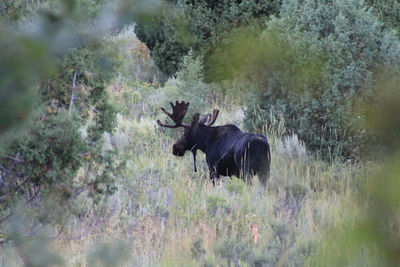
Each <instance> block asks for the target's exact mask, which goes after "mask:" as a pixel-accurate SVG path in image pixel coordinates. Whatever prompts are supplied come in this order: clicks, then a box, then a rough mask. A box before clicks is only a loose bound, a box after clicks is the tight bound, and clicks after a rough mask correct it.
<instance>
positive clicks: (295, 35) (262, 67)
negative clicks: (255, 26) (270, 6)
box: [227, 0, 400, 159]
mask: <svg viewBox="0 0 400 267" xmlns="http://www.w3.org/2000/svg"><path fill="white" fill-rule="evenodd" d="M253 40H254V39H253ZM254 41H256V44H254V45H252V46H250V47H254V49H253V51H256V52H255V53H254V54H253V53H251V52H249V53H247V54H246V53H244V56H242V57H243V58H246V60H245V61H243V62H242V63H243V64H242V65H241V67H240V72H239V74H238V78H236V81H235V82H234V84H236V86H239V87H242V88H244V87H245V86H247V87H250V88H251V89H253V94H251V95H250V97H249V98H248V101H247V109H246V111H245V113H246V120H245V122H246V127H247V128H248V129H253V128H261V127H262V126H263V125H264V124H265V123H266V122H267V123H268V124H270V121H269V119H270V118H271V117H276V118H279V114H283V116H284V119H285V122H286V126H287V127H288V129H289V130H290V131H291V132H292V133H295V134H297V135H298V136H299V138H300V139H301V140H302V141H304V142H305V144H306V145H307V146H308V148H309V149H310V150H311V151H314V152H318V153H319V154H320V155H321V156H322V157H323V158H325V159H330V158H332V157H336V156H341V157H343V158H346V159H355V158H359V157H360V156H363V155H365V153H366V146H365V145H366V144H367V142H368V139H367V136H366V133H365V114H364V110H362V109H361V108H359V107H361V106H363V105H366V104H367V103H370V102H371V101H373V98H374V95H375V94H376V91H375V90H373V89H372V88H373V86H375V85H377V84H376V83H377V79H378V77H379V75H380V73H381V72H382V71H384V70H388V69H390V71H391V73H398V72H399V66H400V42H399V40H398V39H397V37H396V35H395V34H394V33H393V32H389V31H386V30H385V29H384V28H383V26H382V24H381V23H380V22H379V21H378V19H377V18H376V17H375V16H374V15H373V14H372V13H371V11H369V10H367V9H366V8H365V6H364V5H363V2H362V1H359V0H353V1H336V2H335V4H334V5H332V3H331V2H329V3H328V2H327V3H320V2H317V1H304V2H300V1H297V0H290V1H285V2H284V5H283V6H282V9H281V13H280V18H273V19H272V20H270V21H269V22H268V23H267V29H266V30H265V31H264V32H263V35H262V36H261V37H260V38H258V39H255V40H254ZM227 64H229V62H228V63H227ZM242 90H243V89H242ZM271 113H272V116H271Z"/></svg>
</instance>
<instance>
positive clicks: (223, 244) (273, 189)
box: [57, 85, 361, 266]
mask: <svg viewBox="0 0 400 267" xmlns="http://www.w3.org/2000/svg"><path fill="white" fill-rule="evenodd" d="M116 87H118V86H115V87H114V89H115V88H116ZM139 87H140V86H139ZM139 87H138V86H136V87H129V86H125V91H123V90H121V91H119V92H117V91H115V90H114V91H113V94H114V97H115V98H116V101H117V102H118V103H119V104H120V105H121V106H123V110H124V112H122V113H124V114H123V115H122V113H121V114H119V115H118V126H117V127H116V129H115V132H114V133H113V134H112V135H109V136H106V140H107V142H108V143H109V148H110V149H113V150H117V151H118V155H119V156H118V157H119V158H120V159H121V160H125V161H126V163H125V167H124V168H123V169H122V170H121V173H120V176H119V177H118V178H117V181H118V191H117V193H116V194H115V195H113V196H112V197H111V198H110V199H109V200H108V201H107V203H105V204H104V205H103V206H102V207H101V208H99V209H98V210H93V211H92V212H89V213H85V214H84V217H83V218H80V219H76V221H75V222H74V223H72V224H71V225H70V226H69V229H68V230H67V231H66V233H65V238H61V239H60V240H58V241H57V249H58V250H59V251H60V252H62V254H64V255H65V256H66V258H68V261H67V262H68V263H69V264H71V265H75V266H86V265H87V264H89V265H91V264H90V263H91V262H90V260H91V259H92V260H93V259H95V260H97V261H99V258H98V257H97V258H96V257H95V256H101V257H100V259H101V258H102V257H103V258H105V259H104V261H102V263H103V264H105V265H107V262H108V261H111V262H112V261H114V260H116V259H118V260H121V261H120V263H121V264H122V263H124V264H126V265H128V266H129V265H137V266H146V265H147V266H148V265H161V266H177V265H178V266H215V265H223V266H225V265H227V266H232V265H241V266H242V265H243V264H244V265H247V266H253V265H258V264H260V266H261V265H266V266H293V265H294V266H296V265H303V264H305V263H309V264H310V265H313V256H314V254H315V253H317V252H318V251H320V249H321V244H323V241H324V239H325V238H327V237H328V236H330V235H331V234H332V233H333V232H335V231H337V229H338V228H340V227H341V225H342V224H343V223H344V222H346V225H347V227H352V224H354V223H355V222H354V220H352V217H350V216H348V215H349V214H350V212H351V213H353V212H354V211H356V210H357V209H356V207H357V201H356V200H355V196H356V194H355V192H354V190H355V189H354V186H355V182H356V180H357V177H359V175H360V171H361V167H359V166H357V165H350V164H349V165H345V164H342V163H333V164H329V165H328V164H327V163H324V162H322V161H318V160H316V159H314V158H313V157H311V156H309V155H308V154H307V152H306V149H305V148H304V145H303V144H301V142H299V141H298V140H297V138H296V137H295V136H292V137H285V138H284V137H282V134H283V133H284V132H285V127H284V125H280V127H279V129H280V132H272V131H271V130H268V129H271V127H268V126H267V125H266V127H265V131H264V132H263V134H265V135H266V136H267V138H268V140H269V143H270V145H271V152H272V165H271V166H272V168H271V178H270V180H269V182H268V186H267V189H266V190H265V191H264V190H263V189H262V187H261V186H260V184H259V183H258V180H257V179H256V177H255V178H254V179H253V184H252V185H249V184H246V183H244V182H243V181H242V180H239V179H237V178H233V179H229V178H227V177H226V178H222V179H221V180H220V182H219V183H218V184H217V185H216V186H212V184H211V182H210V180H209V178H208V170H207V168H206V165H205V162H204V155H201V156H200V157H199V159H198V169H199V171H198V172H197V173H194V170H193V162H192V157H191V155H190V154H187V155H185V157H183V158H177V157H174V156H173V155H172V153H171V148H172V144H173V142H174V133H173V131H174V130H169V129H168V130H164V129H160V128H159V127H158V126H156V123H155V121H156V119H157V118H159V117H161V116H162V115H161V113H160V112H158V111H157V108H158V107H159V103H158V102H157V101H158V100H160V99H162V98H163V97H164V94H165V93H166V92H165V90H167V89H168V88H167V89H165V88H157V89H156V88H153V87H151V86H147V85H141V87H140V88H139ZM150 95H152V96H157V95H158V96H159V97H158V99H157V97H155V98H153V99H151V98H149V97H148V96H150ZM129 96H130V97H129ZM140 107H141V108H140ZM213 108H218V109H220V110H221V117H220V118H219V119H218V120H217V124H218V125H222V124H225V123H232V122H233V123H237V124H238V125H239V126H240V121H241V111H240V110H241V108H240V106H232V105H228V104H220V105H217V104H213V105H210V106H209V109H210V110H212V109H213ZM175 131H176V130H175ZM82 198H83V200H82V201H84V196H83V197H82ZM353 215H355V214H354V213H353ZM254 225H256V226H257V228H258V240H257V243H255V242H254V233H253V227H254ZM322 248H323V247H322ZM102 251H103V252H102ZM104 251H105V252H104ZM111 262H109V263H110V264H111ZM92 264H93V262H92ZM317 265H318V264H317Z"/></svg>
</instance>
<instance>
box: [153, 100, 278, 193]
mask: <svg viewBox="0 0 400 267" xmlns="http://www.w3.org/2000/svg"><path fill="white" fill-rule="evenodd" d="M170 104H171V107H172V114H171V113H169V112H168V111H167V110H166V109H165V108H163V107H161V110H162V111H163V112H164V113H165V114H167V115H168V116H169V117H170V118H171V119H172V121H173V122H174V123H175V124H174V125H172V124H169V123H168V122H167V121H165V123H162V122H161V121H160V120H157V123H158V125H160V126H162V127H168V128H178V127H183V128H184V129H185V130H184V133H183V135H182V136H181V137H180V138H179V139H178V140H177V141H176V142H175V144H174V145H173V147H172V153H173V154H174V155H175V156H180V157H182V156H183V155H184V154H185V152H186V151H191V152H192V153H193V157H194V168H195V171H196V152H197V150H198V149H199V150H201V151H202V152H204V153H205V154H206V161H207V165H208V168H209V171H210V179H211V181H212V183H213V184H215V180H216V179H218V178H219V176H220V175H222V176H232V175H235V176H237V177H242V178H243V179H245V180H247V181H249V182H251V180H250V179H249V178H250V175H255V174H257V175H258V177H259V180H260V182H261V184H263V185H264V186H265V185H266V183H267V181H268V178H269V171H270V165H271V154H270V149H269V144H268V141H267V138H266V137H265V136H264V135H261V134H254V133H244V132H242V131H241V130H240V129H239V128H238V127H237V126H235V125H233V124H227V125H223V126H215V127H212V125H213V124H214V122H215V120H216V119H217V117H218V114H219V110H218V109H214V111H213V115H210V114H207V115H205V116H202V117H200V115H199V113H196V114H194V115H193V117H192V120H191V123H190V124H188V123H184V122H183V119H184V117H185V115H186V112H187V110H188V108H189V104H190V103H189V102H187V103H185V102H184V101H182V102H179V101H176V103H175V105H174V104H173V103H172V102H171V103H170Z"/></svg>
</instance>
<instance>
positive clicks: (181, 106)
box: [157, 101, 190, 128]
mask: <svg viewBox="0 0 400 267" xmlns="http://www.w3.org/2000/svg"><path fill="white" fill-rule="evenodd" d="M170 104H171V107H172V114H171V113H169V112H168V111H167V110H165V108H163V107H161V110H162V111H163V112H164V113H165V114H167V115H168V117H170V118H171V120H172V121H173V122H175V125H171V124H169V123H168V122H167V121H165V123H162V122H161V121H160V120H157V123H158V125H160V126H162V127H167V128H178V127H184V128H189V127H190V125H189V124H186V123H183V122H182V121H183V118H185V115H186V112H187V110H188V108H189V104H190V103H189V102H187V103H185V101H182V102H180V103H179V101H176V102H175V106H174V104H173V103H172V102H170Z"/></svg>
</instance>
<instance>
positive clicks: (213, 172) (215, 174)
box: [209, 166, 219, 185]
mask: <svg viewBox="0 0 400 267" xmlns="http://www.w3.org/2000/svg"><path fill="white" fill-rule="evenodd" d="M209 169H210V180H211V182H212V184H213V185H215V182H216V180H217V179H219V174H218V172H217V167H216V166H210V167H209Z"/></svg>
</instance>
